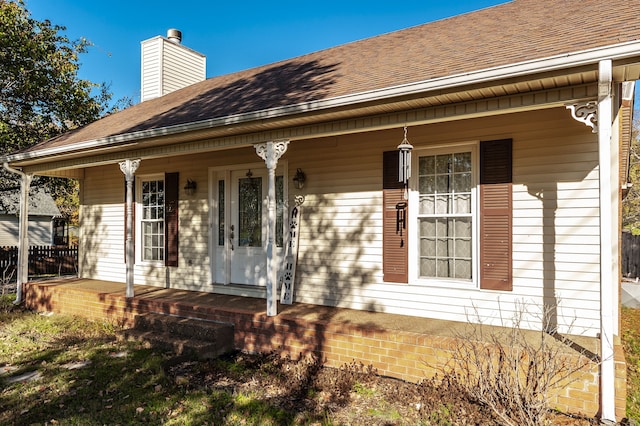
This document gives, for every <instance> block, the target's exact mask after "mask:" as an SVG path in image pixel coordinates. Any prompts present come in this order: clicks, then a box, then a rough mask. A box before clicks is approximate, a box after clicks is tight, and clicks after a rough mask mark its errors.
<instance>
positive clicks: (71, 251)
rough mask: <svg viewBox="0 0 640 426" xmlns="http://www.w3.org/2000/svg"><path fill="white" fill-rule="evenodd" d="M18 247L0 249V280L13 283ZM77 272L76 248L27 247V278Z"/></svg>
mask: <svg viewBox="0 0 640 426" xmlns="http://www.w3.org/2000/svg"><path fill="white" fill-rule="evenodd" d="M17 265H18V247H0V279H2V281H14V280H15V278H16V276H15V275H16V268H17ZM77 272H78V247H77V246H74V247H67V246H31V247H29V276H41V275H71V274H76V273H77Z"/></svg>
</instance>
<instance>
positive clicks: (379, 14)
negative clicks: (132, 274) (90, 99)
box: [26, 0, 505, 103]
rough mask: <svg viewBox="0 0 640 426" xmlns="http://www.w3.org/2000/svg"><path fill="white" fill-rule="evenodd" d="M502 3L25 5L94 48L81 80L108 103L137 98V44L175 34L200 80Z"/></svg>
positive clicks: (130, 0) (31, 1)
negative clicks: (195, 61)
mask: <svg viewBox="0 0 640 426" xmlns="http://www.w3.org/2000/svg"><path fill="white" fill-rule="evenodd" d="M500 3H505V0H450V1H435V0H404V1H388V0H387V1H378V0H341V1H340V0H324V1H304V0H303V1H300V0H297V1H290V0H286V1H271V2H267V1H242V2H233V1H231V2H229V1H224V2H223V1H220V0H207V1H189V0H182V1H180V0H174V1H166V0H155V1H147V0H109V1H105V0H92V1H91V0H26V5H27V9H28V10H29V11H30V12H31V14H32V17H33V18H35V19H37V20H40V21H42V20H44V19H49V20H50V21H51V22H52V23H53V24H57V25H62V26H65V27H66V28H67V30H66V32H65V33H66V34H67V36H68V37H69V38H71V39H78V38H80V37H85V38H87V39H88V40H90V41H91V42H92V43H93V46H92V47H91V48H90V49H89V52H88V53H86V54H84V55H82V56H81V58H80V61H81V63H82V65H81V68H80V73H79V75H80V78H83V79H87V80H90V81H93V82H94V83H102V82H105V83H109V84H111V91H112V92H113V93H114V99H119V98H121V97H123V96H128V97H131V98H132V99H133V100H134V102H135V103H137V102H139V101H140V42H141V41H142V40H146V39H148V38H151V37H155V36H157V35H166V31H167V29H169V28H177V29H179V30H181V31H182V42H183V44H184V45H186V46H188V47H190V48H192V49H194V50H196V51H198V52H200V53H203V54H205V55H206V56H207V77H212V76H216V75H221V74H227V73H231V72H234V71H239V70H243V69H247V68H252V67H254V66H258V65H264V64H268V63H272V62H276V61H279V60H282V59H287V58H292V57H295V56H299V55H303V54H306V53H310V52H314V51H317V50H322V49H325V48H328V47H332V46H336V45H339V44H344V43H349V42H352V41H356V40H361V39H363V38H367V37H371V36H375V35H379V34H383V33H388V32H391V31H396V30H399V29H402V28H407V27H411V26H415V25H419V24H422V23H425V22H431V21H434V20H438V19H443V18H447V17H450V16H454V15H458V14H461V13H465V12H470V11H473V10H478V9H483V8H486V7H491V6H494V5H497V4H500Z"/></svg>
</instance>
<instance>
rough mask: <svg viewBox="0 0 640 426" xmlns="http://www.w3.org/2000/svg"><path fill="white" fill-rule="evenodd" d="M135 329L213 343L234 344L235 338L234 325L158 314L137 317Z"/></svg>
mask: <svg viewBox="0 0 640 426" xmlns="http://www.w3.org/2000/svg"><path fill="white" fill-rule="evenodd" d="M133 328H134V329H137V330H147V331H156V332H158V333H167V334H169V335H174V336H181V337H185V338H193V339H196V340H204V341H212V342H218V341H224V340H231V341H232V342H233V338H234V325H233V324H230V323H222V322H217V321H211V320H204V319H200V318H190V317H182V316H174V315H165V314H158V313H145V314H140V315H136V317H135V318H134V326H133Z"/></svg>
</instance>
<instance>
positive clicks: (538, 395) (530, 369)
mask: <svg viewBox="0 0 640 426" xmlns="http://www.w3.org/2000/svg"><path fill="white" fill-rule="evenodd" d="M475 314H476V316H478V313H477V312H476V313H475ZM541 315H542V318H539V319H540V320H541V321H540V322H541V324H543V327H542V330H540V331H531V330H526V329H524V328H523V327H522V325H523V323H524V319H525V318H531V316H530V312H528V311H527V308H526V306H525V305H524V304H518V305H517V308H516V311H515V313H514V316H513V319H512V321H511V322H510V326H509V327H489V326H486V325H483V324H482V323H481V321H477V322H478V323H479V325H471V324H470V325H469V327H468V329H467V330H466V331H465V332H461V333H459V335H458V336H456V337H457V340H458V342H457V343H456V345H454V347H452V351H453V356H452V359H451V361H450V362H449V364H448V365H447V366H445V368H444V370H445V372H446V374H449V376H450V377H452V378H453V379H454V380H456V381H457V382H458V383H459V384H460V386H462V388H463V389H464V390H465V391H466V392H467V393H468V395H469V396H470V397H471V398H473V399H474V400H476V401H478V402H480V403H482V404H486V405H487V406H488V407H489V408H490V409H491V410H492V411H493V412H494V413H495V414H496V416H498V417H499V418H500V420H501V421H502V422H504V424H506V425H518V426H521V425H531V426H534V425H542V424H545V423H546V422H547V421H548V416H549V413H550V408H551V407H550V398H551V397H552V396H553V395H554V394H555V393H556V392H558V391H559V390H561V389H562V388H564V387H566V386H567V385H569V384H570V383H572V382H574V381H576V380H578V379H579V378H580V376H581V374H580V373H581V372H583V371H584V369H585V367H587V366H588V365H589V364H590V363H592V362H593V360H592V359H591V357H589V356H587V355H588V351H586V350H581V351H580V350H578V351H577V352H576V349H571V350H570V349H569V347H568V346H567V345H566V343H564V342H563V338H561V337H560V336H559V335H558V334H557V332H556V327H555V325H552V324H555V321H554V320H555V317H554V318H551V317H552V316H553V315H555V309H548V310H547V309H545V310H544V312H542V314H541ZM478 319H480V317H479V316H478ZM571 328H572V327H570V329H571ZM596 361H597V360H596Z"/></svg>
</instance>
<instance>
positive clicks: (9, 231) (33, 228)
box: [0, 215, 53, 272]
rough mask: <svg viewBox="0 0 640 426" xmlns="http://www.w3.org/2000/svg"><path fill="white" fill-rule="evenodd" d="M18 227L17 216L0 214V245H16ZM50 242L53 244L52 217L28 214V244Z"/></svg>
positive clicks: (37, 244) (45, 243) (46, 243)
mask: <svg viewBox="0 0 640 426" xmlns="http://www.w3.org/2000/svg"><path fill="white" fill-rule="evenodd" d="M19 227H20V219H19V218H18V216H16V215H0V247H5V246H17V245H18V231H19ZM51 244H53V219H52V218H51V217H49V216H29V245H30V246H49V245H51ZM0 272H2V271H0Z"/></svg>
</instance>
